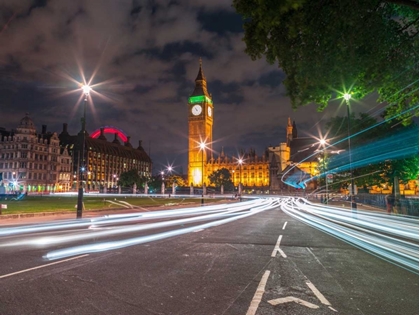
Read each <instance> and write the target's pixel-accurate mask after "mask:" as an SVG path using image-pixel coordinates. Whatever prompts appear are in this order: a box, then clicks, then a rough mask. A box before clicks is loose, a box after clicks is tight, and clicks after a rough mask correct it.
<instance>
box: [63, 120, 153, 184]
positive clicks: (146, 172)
mask: <svg viewBox="0 0 420 315" xmlns="http://www.w3.org/2000/svg"><path fill="white" fill-rule="evenodd" d="M59 139H60V145H61V147H65V148H68V150H69V153H70V155H71V157H72V161H73V164H72V165H73V169H72V173H73V183H72V188H73V189H77V188H78V187H79V185H80V183H82V184H83V187H84V188H85V189H86V191H92V190H94V191H101V192H107V191H109V190H111V189H115V188H116V187H117V182H118V179H119V176H120V174H121V173H124V172H127V171H129V170H131V169H136V170H137V171H138V173H139V175H140V176H143V177H151V175H152V174H151V171H152V160H151V159H150V157H149V155H148V154H147V153H146V151H145V150H144V149H143V147H142V144H141V141H139V145H138V147H137V148H134V147H133V146H132V144H131V143H130V137H127V141H126V142H125V143H121V142H120V140H118V137H117V134H115V135H114V139H113V141H111V142H110V141H108V140H107V138H106V137H105V135H104V128H101V133H100V135H99V137H98V138H92V137H90V136H89V135H88V134H87V133H86V135H85V145H84V150H82V149H81V146H80V143H79V142H80V139H81V138H80V133H79V134H78V135H70V134H69V133H68V130H67V124H63V130H62V132H61V133H60V135H59ZM83 151H84V152H83ZM83 153H84V154H83Z"/></svg>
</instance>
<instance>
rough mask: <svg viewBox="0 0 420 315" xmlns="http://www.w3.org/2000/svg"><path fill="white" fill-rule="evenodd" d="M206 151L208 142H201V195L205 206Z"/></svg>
mask: <svg viewBox="0 0 420 315" xmlns="http://www.w3.org/2000/svg"><path fill="white" fill-rule="evenodd" d="M205 149H206V142H200V150H201V182H202V186H203V192H202V194H201V205H204V150H205Z"/></svg>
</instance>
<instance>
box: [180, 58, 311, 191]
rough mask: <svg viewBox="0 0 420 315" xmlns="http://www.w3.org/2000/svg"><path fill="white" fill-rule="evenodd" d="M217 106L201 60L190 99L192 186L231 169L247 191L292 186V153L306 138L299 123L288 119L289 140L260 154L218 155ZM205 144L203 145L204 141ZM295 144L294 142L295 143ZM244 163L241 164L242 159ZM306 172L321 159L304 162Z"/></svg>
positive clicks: (189, 172)
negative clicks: (288, 180)
mask: <svg viewBox="0 0 420 315" xmlns="http://www.w3.org/2000/svg"><path fill="white" fill-rule="evenodd" d="M214 115H215V106H214V104H213V99H212V96H211V94H210V93H209V92H208V89H207V81H206V77H205V75H204V72H203V68H202V63H201V60H200V65H199V70H198V75H197V78H196V79H195V87H194V91H193V92H192V94H191V95H190V97H189V98H188V138H189V143H188V183H189V185H191V186H196V187H201V186H202V185H203V184H204V185H205V186H209V185H210V182H209V180H208V177H209V175H210V174H211V173H213V172H214V171H217V170H219V169H222V168H226V169H228V170H229V171H230V172H231V174H232V181H233V183H234V185H235V186H238V185H239V183H241V184H242V187H243V188H244V190H246V191H248V192H251V191H260V192H265V193H281V192H283V191H284V190H285V188H286V187H287V186H288V185H285V183H284V182H283V180H282V177H283V176H282V175H283V172H284V171H285V170H286V169H287V168H288V167H290V165H292V164H293V161H291V158H290V157H291V154H293V153H294V152H293V151H294V147H299V146H300V143H301V142H302V140H301V139H300V138H298V137H297V128H296V125H295V124H294V123H293V124H292V122H291V120H290V118H289V120H288V124H287V130H286V139H287V142H285V143H279V145H278V146H269V147H267V148H266V150H265V152H263V153H262V154H261V155H258V154H257V153H256V152H255V150H253V149H250V150H249V151H248V152H241V153H240V154H239V156H232V157H229V156H227V155H225V153H224V151H223V148H222V150H221V152H220V153H219V154H218V156H215V154H214V153H213V152H214V150H213V147H212V139H213V119H214ZM204 143H205V147H204V148H201V147H200V144H204ZM292 143H293V145H292ZM239 159H242V160H243V163H242V164H239V163H238V160H239ZM300 166H301V169H300V170H302V169H303V171H304V172H310V174H312V175H313V174H315V172H316V167H317V162H316V161H315V160H311V161H310V162H309V164H308V163H304V164H301V165H300Z"/></svg>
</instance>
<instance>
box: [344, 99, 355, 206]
mask: <svg viewBox="0 0 420 315" xmlns="http://www.w3.org/2000/svg"><path fill="white" fill-rule="evenodd" d="M343 97H344V99H345V100H346V104H347V138H348V144H349V168H350V191H349V193H350V205H351V208H352V210H353V211H356V208H357V205H356V203H355V202H354V178H353V167H352V165H351V141H350V99H351V94H350V93H344V95H343Z"/></svg>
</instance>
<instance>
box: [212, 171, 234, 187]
mask: <svg viewBox="0 0 420 315" xmlns="http://www.w3.org/2000/svg"><path fill="white" fill-rule="evenodd" d="M208 178H209V180H210V183H211V184H213V185H214V186H215V187H216V188H220V187H221V186H222V185H223V187H224V189H226V190H231V189H233V183H232V179H231V174H230V172H229V170H228V169H227V168H221V169H219V170H217V171H214V172H213V173H211V174H210V175H209V177H208Z"/></svg>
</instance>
